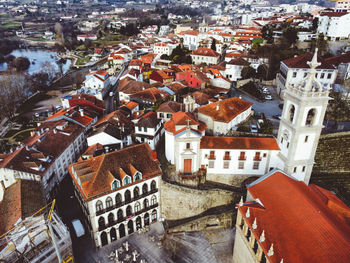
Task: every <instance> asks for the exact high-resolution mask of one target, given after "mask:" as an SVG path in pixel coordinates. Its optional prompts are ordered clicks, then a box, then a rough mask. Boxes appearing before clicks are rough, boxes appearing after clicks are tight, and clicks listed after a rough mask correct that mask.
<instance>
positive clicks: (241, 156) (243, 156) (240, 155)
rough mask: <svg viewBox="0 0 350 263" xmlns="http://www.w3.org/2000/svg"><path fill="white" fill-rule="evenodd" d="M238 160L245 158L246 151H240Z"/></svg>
mask: <svg viewBox="0 0 350 263" xmlns="http://www.w3.org/2000/svg"><path fill="white" fill-rule="evenodd" d="M238 160H245V152H240V154H239V158H238Z"/></svg>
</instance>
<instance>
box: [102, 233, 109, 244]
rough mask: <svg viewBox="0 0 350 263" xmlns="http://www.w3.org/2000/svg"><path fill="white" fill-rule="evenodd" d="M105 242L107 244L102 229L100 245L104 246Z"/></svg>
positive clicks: (105, 234)
mask: <svg viewBox="0 0 350 263" xmlns="http://www.w3.org/2000/svg"><path fill="white" fill-rule="evenodd" d="M107 244H108V239H107V233H106V232H104V231H103V232H102V234H101V245H102V246H105V245H107Z"/></svg>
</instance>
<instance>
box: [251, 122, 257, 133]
mask: <svg viewBox="0 0 350 263" xmlns="http://www.w3.org/2000/svg"><path fill="white" fill-rule="evenodd" d="M250 132H258V127H257V126H256V125H255V124H251V125H250Z"/></svg>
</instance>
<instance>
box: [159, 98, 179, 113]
mask: <svg viewBox="0 0 350 263" xmlns="http://www.w3.org/2000/svg"><path fill="white" fill-rule="evenodd" d="M181 110H182V104H181V103H178V102H176V101H167V102H164V103H162V104H161V105H160V106H159V108H158V109H157V112H169V113H175V112H178V111H181Z"/></svg>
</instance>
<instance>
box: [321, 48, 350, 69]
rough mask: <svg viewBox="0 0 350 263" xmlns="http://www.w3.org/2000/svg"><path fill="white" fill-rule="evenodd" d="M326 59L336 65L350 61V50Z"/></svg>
mask: <svg viewBox="0 0 350 263" xmlns="http://www.w3.org/2000/svg"><path fill="white" fill-rule="evenodd" d="M325 60H326V62H327V63H329V64H332V65H334V66H338V65H339V64H341V63H350V51H349V52H346V53H344V54H341V55H338V56H334V57H330V58H326V59H325Z"/></svg>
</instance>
